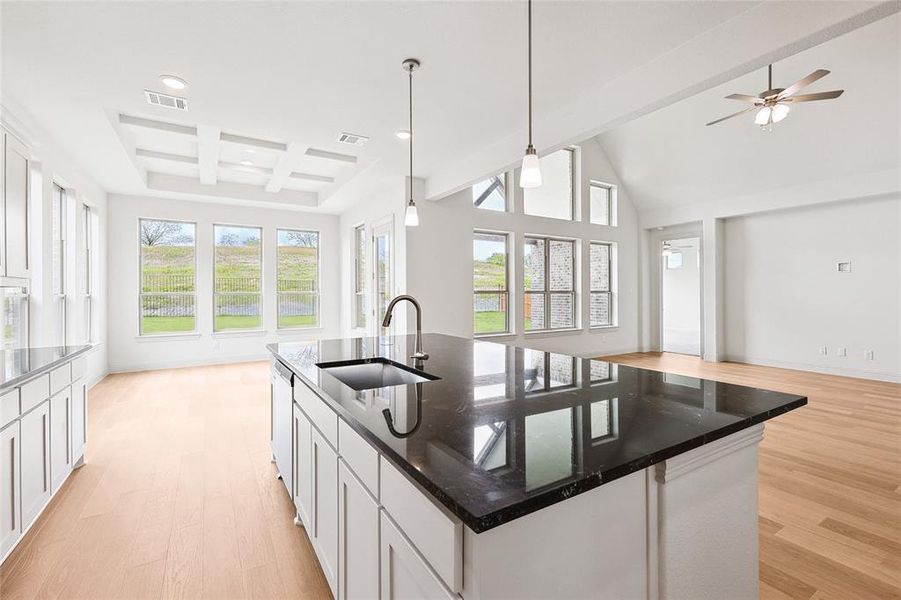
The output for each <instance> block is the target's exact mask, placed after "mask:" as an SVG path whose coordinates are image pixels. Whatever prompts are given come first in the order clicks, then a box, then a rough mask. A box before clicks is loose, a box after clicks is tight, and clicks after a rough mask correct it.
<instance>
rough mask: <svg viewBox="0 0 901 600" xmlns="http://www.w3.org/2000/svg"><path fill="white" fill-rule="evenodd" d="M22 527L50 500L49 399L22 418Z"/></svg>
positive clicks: (29, 522)
mask: <svg viewBox="0 0 901 600" xmlns="http://www.w3.org/2000/svg"><path fill="white" fill-rule="evenodd" d="M19 423H20V425H21V432H20V434H21V436H22V438H21V440H20V442H19V443H20V445H21V448H22V460H21V462H20V467H21V469H22V473H21V482H22V529H25V528H26V527H28V526H29V525H31V522H32V521H33V520H34V518H35V517H37V516H38V514H40V512H41V510H43V508H44V505H45V504H47V501H48V500H50V400H45V401H44V402H42V403H41V404H39V405H38V406H37V407H36V408H35V409H34V410H32V411H31V412H30V413H28V414H27V415H25V416H24V417H22V419H21V421H20V422H19Z"/></svg>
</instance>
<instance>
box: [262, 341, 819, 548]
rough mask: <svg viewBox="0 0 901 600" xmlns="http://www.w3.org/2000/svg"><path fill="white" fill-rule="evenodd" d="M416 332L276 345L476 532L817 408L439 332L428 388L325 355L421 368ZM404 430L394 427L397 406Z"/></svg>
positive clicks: (430, 345)
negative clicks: (375, 379)
mask: <svg viewBox="0 0 901 600" xmlns="http://www.w3.org/2000/svg"><path fill="white" fill-rule="evenodd" d="M413 342H414V338H413V336H397V337H385V338H354V339H338V340H323V341H316V342H295V343H282V344H270V345H269V346H267V348H268V349H269V350H270V351H271V352H272V353H273V354H275V355H276V356H277V357H278V358H279V359H280V360H281V361H282V362H283V363H284V364H286V365H287V366H288V367H290V369H291V370H292V371H293V372H294V373H295V374H297V375H298V376H300V377H301V378H302V379H303V381H305V382H306V383H307V384H308V385H309V386H310V387H312V388H313V390H314V391H315V392H316V393H317V394H318V395H320V396H321V397H322V398H323V399H324V400H325V401H326V402H327V403H328V404H329V405H330V406H331V407H332V408H334V409H335V410H336V411H337V412H338V414H339V415H340V416H341V417H342V418H343V419H344V420H345V421H347V423H348V424H350V425H351V426H352V427H353V428H354V429H355V430H356V431H357V432H359V433H360V434H361V435H363V436H364V437H365V438H366V439H367V440H369V441H370V442H371V443H373V444H374V445H375V446H377V447H378V448H379V449H380V450H381V451H382V452H383V453H384V455H385V456H386V457H387V458H389V459H390V460H391V462H392V463H394V464H395V465H396V466H397V467H399V468H400V469H401V471H403V472H405V473H406V474H407V475H408V476H409V477H411V478H412V479H413V480H415V481H416V482H417V483H419V484H420V485H421V486H422V487H423V488H425V489H426V490H427V491H428V492H429V493H431V494H432V496H433V497H434V498H435V499H436V500H437V501H438V502H440V503H441V504H443V505H444V506H446V507H447V508H448V509H449V510H450V511H451V512H453V513H454V514H456V515H457V516H458V517H459V518H460V519H461V520H462V521H463V522H464V523H465V524H466V525H467V526H468V527H469V528H470V529H472V530H473V531H475V532H476V533H480V532H483V531H487V530H488V529H491V528H493V527H497V526H498V525H501V524H503V523H506V522H508V521H511V520H513V519H516V518H518V517H521V516H523V515H526V514H528V513H531V512H534V511H536V510H539V509H541V508H544V507H546V506H549V505H551V504H554V503H556V502H560V501H561V500H565V499H566V498H568V497H570V496H573V495H575V494H579V493H582V492H585V491H587V490H590V489H592V488H595V487H597V486H600V485H603V484H605V483H608V482H610V481H612V480H614V479H616V478H618V477H622V476H624V475H628V474H629V473H633V472H635V471H638V470H641V469H644V468H645V467H648V466H650V465H653V464H654V463H657V462H660V461H663V460H665V459H667V458H670V457H672V456H675V455H677V454H681V453H683V452H686V451H688V450H690V449H692V448H696V447H698V446H702V445H704V444H707V443H710V442H712V441H714V440H716V439H719V438H722V437H725V436H727V435H730V434H733V433H735V432H737V431H740V430H742V429H745V428H747V427H750V426H752V425H755V424H757V423H761V422H763V421H766V420H767V419H770V418H772V417H775V416H777V415H779V414H782V413H784V412H787V411H790V410H793V409H795V408H798V407H801V406H803V405H805V404H807V399H806V398H804V397H801V396H793V395H789V394H783V393H778V392H770V391H767V390H760V389H755V388H750V387H744V386H739V385H731V384H726V383H717V382H714V381H707V380H701V379H694V378H691V377H684V376H680V375H673V374H668V373H660V372H656V371H648V370H645V369H636V368H633V367H626V366H623V365H616V364H612V363H608V362H603V361H598V360H587V359H579V358H574V357H571V356H566V355H563V354H556V353H546V352H541V351H537V350H528V349H523V348H516V347H513V346H507V345H504V344H497V343H492V342H486V341H479V340H471V339H465V338H458V337H452V336H447V335H439V334H426V335H424V336H423V346H424V349H425V351H426V352H428V353H429V354H430V355H431V357H430V358H429V359H428V360H427V361H425V363H424V364H423V368H422V370H423V371H425V372H426V373H428V374H430V375H433V376H437V377H440V379H438V380H436V381H430V382H427V383H422V384H409V385H398V386H394V387H388V388H381V389H377V390H365V391H355V390H354V389H352V388H350V387H349V386H347V385H345V384H344V383H342V382H341V381H339V380H338V379H336V378H335V377H334V376H332V375H331V374H329V373H328V372H326V371H324V370H322V369H320V368H319V367H317V366H316V365H317V363H324V362H340V361H347V360H355V359H360V358H371V357H384V358H387V359H389V360H393V361H396V362H398V363H402V364H405V365H407V366H408V367H413V366H414V364H413V361H412V360H411V359H409V358H408V357H409V356H410V355H411V354H412V353H413ZM417 393H419V394H420V400H421V406H422V414H421V422H420V424H419V426H418V428H416V429H415V431H414V432H413V433H412V434H411V435H409V437H405V438H399V437H397V436H395V435H393V434H392V432H391V431H390V430H389V428H388V426H387V425H386V422H385V419H384V417H383V415H382V410H383V409H385V408H388V409H390V411H391V414H392V416H393V419H394V425H395V427H396V429H397V430H398V431H400V432H407V431H408V430H410V429H413V428H414V425H415V424H416V417H417Z"/></svg>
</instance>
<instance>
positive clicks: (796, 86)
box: [776, 69, 829, 99]
mask: <svg viewBox="0 0 901 600" xmlns="http://www.w3.org/2000/svg"><path fill="white" fill-rule="evenodd" d="M828 74H829V71H827V70H826V69H817V70H816V71H814V72H813V73H811V74H810V75H808V76H807V77H805V78H804V79H802V80H800V81H796V82H795V83H793V84H791V85H790V86H788V87H787V88H785V89H784V90H782V91H781V92H779V94H778V95H777V96H776V97H777V98H780V99H781V98H785V97H786V96H791V95H792V94H796V93H798V92H800V91H801V90H802V89H804V88H806V87H807V86H808V85H810V84H811V83H813V82H814V81H817V80H818V79H822V78H823V77H825V76H826V75H828Z"/></svg>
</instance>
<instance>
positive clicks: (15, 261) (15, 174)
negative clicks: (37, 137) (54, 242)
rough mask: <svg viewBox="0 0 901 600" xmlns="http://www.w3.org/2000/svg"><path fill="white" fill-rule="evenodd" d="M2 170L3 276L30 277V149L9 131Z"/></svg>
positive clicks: (0, 259)
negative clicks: (28, 150)
mask: <svg viewBox="0 0 901 600" xmlns="http://www.w3.org/2000/svg"><path fill="white" fill-rule="evenodd" d="M2 171H3V172H2V179H0V189H2V192H3V198H2V201H3V202H2V207H0V208H2V209H3V210H2V212H0V214H2V215H3V226H2V231H0V235H2V238H3V240H2V241H3V244H2V248H0V276H3V275H5V276H7V277H28V274H29V273H28V271H29V264H28V263H29V260H28V229H29V228H28V152H27V150H26V148H25V145H24V144H22V143H21V142H20V141H19V140H17V139H16V138H15V137H13V136H12V135H10V134H8V133H7V134H4V135H3V165H2Z"/></svg>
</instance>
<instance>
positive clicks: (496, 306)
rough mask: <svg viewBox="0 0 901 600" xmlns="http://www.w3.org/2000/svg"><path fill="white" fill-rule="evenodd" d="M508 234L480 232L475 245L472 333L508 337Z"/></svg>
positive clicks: (475, 239) (475, 238) (476, 234)
mask: <svg viewBox="0 0 901 600" xmlns="http://www.w3.org/2000/svg"><path fill="white" fill-rule="evenodd" d="M508 280H509V276H508V269H507V234H504V233H489V232H482V231H477V232H476V233H475V237H474V238H473V242H472V286H473V333H475V334H480V333H507V332H508V331H510V325H509V322H510V319H509V314H510V311H509V310H508V306H509V305H508V302H509V299H510V298H509V293H508V290H509V286H508Z"/></svg>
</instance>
